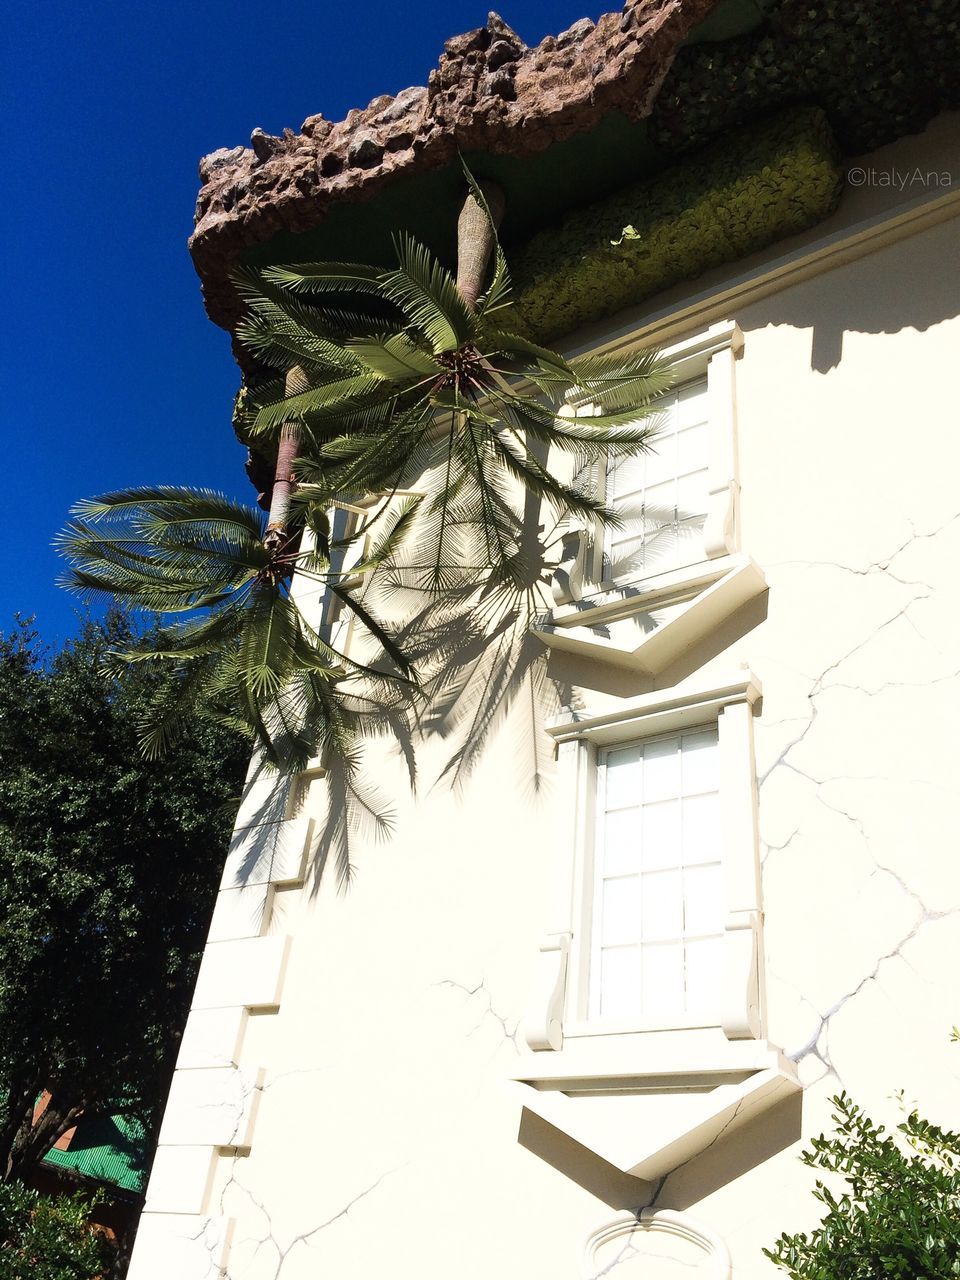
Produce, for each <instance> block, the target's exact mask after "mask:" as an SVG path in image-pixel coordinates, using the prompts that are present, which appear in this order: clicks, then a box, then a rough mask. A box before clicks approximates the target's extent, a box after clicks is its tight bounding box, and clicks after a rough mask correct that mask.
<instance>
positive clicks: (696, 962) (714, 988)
mask: <svg viewBox="0 0 960 1280" xmlns="http://www.w3.org/2000/svg"><path fill="white" fill-rule="evenodd" d="M685 950H686V986H687V1000H686V1003H687V1011H688V1012H689V1013H694V1014H697V1015H699V1016H703V1017H708V1018H711V1019H717V1018H719V1017H720V999H721V991H722V986H721V983H722V980H723V941H722V939H721V938H705V939H704V940H703V941H701V942H688V943H687V944H686V948H685Z"/></svg>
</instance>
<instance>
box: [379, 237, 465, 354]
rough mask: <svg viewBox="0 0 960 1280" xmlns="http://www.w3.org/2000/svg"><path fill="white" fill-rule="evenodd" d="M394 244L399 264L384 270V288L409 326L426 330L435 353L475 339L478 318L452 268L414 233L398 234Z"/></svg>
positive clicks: (417, 329)
mask: <svg viewBox="0 0 960 1280" xmlns="http://www.w3.org/2000/svg"><path fill="white" fill-rule="evenodd" d="M394 248H395V249H396V253H397V259H398V261H399V264H400V265H399V266H398V267H397V269H396V270H394V271H389V272H386V273H385V274H384V276H383V278H382V282H383V290H384V294H385V296H386V297H388V298H389V299H390V300H391V301H392V302H395V303H396V305H397V306H398V307H399V308H400V309H401V311H402V312H403V314H404V316H405V318H406V320H407V323H408V324H409V325H410V327H411V328H413V329H415V330H416V331H418V332H419V333H422V334H423V336H424V338H425V339H426V341H427V343H428V345H429V346H430V349H431V350H432V352H433V354H434V355H441V354H443V353H445V352H451V351H456V350H458V349H459V348H460V347H463V346H465V345H466V344H467V343H469V342H472V341H473V339H474V337H475V335H476V319H475V318H474V316H473V315H472V314H471V312H470V310H469V308H468V307H467V304H466V302H465V301H464V299H463V295H462V294H461V293H460V290H459V289H458V288H457V285H456V281H455V280H454V278H453V276H452V275H451V274H450V272H449V271H446V270H445V269H444V268H443V267H442V266H441V265H440V263H439V262H437V260H436V259H435V258H434V257H433V255H432V254H431V253H430V252H429V250H427V249H425V248H424V246H423V245H422V244H419V243H418V241H416V240H415V239H414V238H413V236H411V235H408V234H402V235H400V236H397V237H395V238H394Z"/></svg>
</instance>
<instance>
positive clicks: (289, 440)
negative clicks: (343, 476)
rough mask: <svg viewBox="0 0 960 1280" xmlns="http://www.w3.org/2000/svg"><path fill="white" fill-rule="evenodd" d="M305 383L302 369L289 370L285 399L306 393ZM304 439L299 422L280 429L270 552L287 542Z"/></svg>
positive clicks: (268, 535)
mask: <svg viewBox="0 0 960 1280" xmlns="http://www.w3.org/2000/svg"><path fill="white" fill-rule="evenodd" d="M303 383H304V374H303V370H302V369H301V368H300V366H299V365H294V367H293V368H292V369H288V370H287V376H286V378H285V379H284V387H283V393H284V395H285V396H292V395H294V394H295V392H296V391H299V390H302V388H303ZM302 439H303V428H302V427H301V426H300V423H299V422H285V423H284V424H283V426H282V427H281V428H280V445H279V447H278V449H277V468H276V471H275V472H274V478H273V489H272V491H271V493H270V515H269V518H268V520H267V531H266V533H265V534H264V536H263V542H264V546H266V547H267V549H268V550H269V551H276V550H277V548H278V547H280V546H282V545H283V543H284V541H285V540H286V536H287V521H288V519H289V518H290V496H291V494H292V493H293V491H294V489H295V488H296V481H295V480H294V478H293V463H294V459H295V458H296V457H297V454H298V453H299V452H300V442H301V441H302Z"/></svg>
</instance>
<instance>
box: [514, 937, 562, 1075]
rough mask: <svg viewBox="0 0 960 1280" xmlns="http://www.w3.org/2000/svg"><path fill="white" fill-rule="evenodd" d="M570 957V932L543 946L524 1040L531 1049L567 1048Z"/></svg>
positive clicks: (525, 1026) (547, 941) (525, 1024)
mask: <svg viewBox="0 0 960 1280" xmlns="http://www.w3.org/2000/svg"><path fill="white" fill-rule="evenodd" d="M569 954H570V935H569V933H558V934H553V935H552V936H551V937H549V938H547V939H545V941H543V942H542V943H541V944H540V956H539V962H538V964H537V974H536V979H535V983H534V994H533V998H532V999H531V1002H530V1012H529V1013H528V1015H527V1018H526V1020H525V1022H524V1028H523V1038H524V1039H525V1040H526V1042H527V1046H528V1048H530V1049H533V1050H544V1049H559V1048H561V1047H562V1045H563V1006H564V1001H565V999H566V990H567V957H568V956H569Z"/></svg>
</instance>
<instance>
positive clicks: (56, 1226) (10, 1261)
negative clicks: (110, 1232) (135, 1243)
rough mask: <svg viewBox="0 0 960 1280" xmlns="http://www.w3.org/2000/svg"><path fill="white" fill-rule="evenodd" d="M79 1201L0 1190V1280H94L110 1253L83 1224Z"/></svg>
mask: <svg viewBox="0 0 960 1280" xmlns="http://www.w3.org/2000/svg"><path fill="white" fill-rule="evenodd" d="M89 1213H90V1202H89V1201H88V1200H85V1199H84V1198H83V1196H80V1195H74V1196H41V1195H39V1194H38V1193H37V1192H36V1191H31V1190H29V1189H28V1188H27V1187H24V1186H20V1185H18V1184H17V1183H9V1182H8V1183H5V1184H0V1280H27V1277H29V1280H95V1277H99V1276H101V1275H104V1274H105V1272H106V1269H107V1266H108V1265H109V1263H110V1255H111V1253H112V1250H111V1248H110V1246H109V1244H108V1243H107V1241H106V1240H105V1239H104V1238H103V1237H102V1236H100V1235H98V1234H95V1233H94V1232H93V1231H92V1230H91V1229H90V1225H89V1221H88V1217H89Z"/></svg>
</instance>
